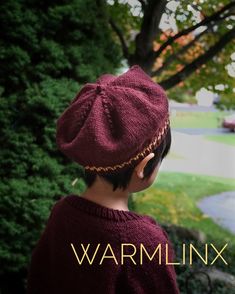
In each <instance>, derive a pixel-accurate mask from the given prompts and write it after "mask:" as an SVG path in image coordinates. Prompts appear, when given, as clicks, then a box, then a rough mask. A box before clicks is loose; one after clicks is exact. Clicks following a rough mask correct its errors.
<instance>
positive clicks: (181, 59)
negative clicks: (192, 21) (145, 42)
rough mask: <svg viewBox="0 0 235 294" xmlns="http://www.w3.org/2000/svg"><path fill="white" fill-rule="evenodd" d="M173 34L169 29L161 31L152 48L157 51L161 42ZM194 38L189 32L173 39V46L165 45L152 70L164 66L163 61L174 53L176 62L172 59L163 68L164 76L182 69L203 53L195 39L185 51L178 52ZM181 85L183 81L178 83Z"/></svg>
mask: <svg viewBox="0 0 235 294" xmlns="http://www.w3.org/2000/svg"><path fill="white" fill-rule="evenodd" d="M174 34H175V33H174V32H172V31H171V30H167V31H165V32H164V33H162V34H161V36H160V43H158V42H156V41H154V42H153V50H154V51H157V50H158V49H159V48H160V47H161V44H163V43H164V42H166V41H167V39H168V38H169V37H172V36H174ZM194 38H195V36H194V35H193V34H192V33H189V34H188V35H185V36H182V37H180V38H178V39H176V40H175V41H174V46H171V45H169V46H167V47H166V48H165V49H164V50H163V52H162V54H161V55H160V57H158V58H157V59H156V60H155V63H154V68H153V70H158V69H160V68H161V67H162V66H164V63H165V62H166V60H167V59H168V58H169V57H170V56H171V55H176V57H175V59H177V63H175V62H174V61H175V60H172V61H171V63H170V64H169V66H167V67H166V68H165V69H164V76H171V75H173V74H175V73H177V72H179V71H180V70H182V69H183V68H184V66H185V65H186V64H190V63H191V62H193V60H195V59H196V58H197V57H199V56H200V55H202V54H203V53H204V49H203V45H202V44H201V43H200V42H198V41H195V42H194V44H193V45H192V46H191V47H190V48H188V50H186V52H179V51H180V50H181V49H182V48H183V47H184V46H187V45H188V44H189V43H190V42H192V41H193V40H194ZM178 52H179V54H178ZM199 71H200V69H197V70H196V73H197V74H198V73H199ZM183 85H184V82H181V83H180V84H179V86H183Z"/></svg>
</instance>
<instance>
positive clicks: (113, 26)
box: [109, 18, 129, 59]
mask: <svg viewBox="0 0 235 294" xmlns="http://www.w3.org/2000/svg"><path fill="white" fill-rule="evenodd" d="M109 23H110V25H111V27H112V28H113V30H114V31H115V32H116V34H117V35H118V37H119V40H120V42H121V45H122V51H123V55H124V57H125V58H126V59H128V58H129V51H128V46H127V44H126V41H125V39H124V37H123V34H122V32H121V30H120V28H119V27H118V26H117V25H116V24H115V22H114V21H113V20H112V19H111V18H110V19H109Z"/></svg>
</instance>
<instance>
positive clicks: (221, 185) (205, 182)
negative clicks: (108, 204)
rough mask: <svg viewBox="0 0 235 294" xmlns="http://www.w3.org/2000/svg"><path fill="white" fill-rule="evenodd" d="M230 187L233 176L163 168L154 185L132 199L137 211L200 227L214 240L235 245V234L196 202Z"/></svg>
mask: <svg viewBox="0 0 235 294" xmlns="http://www.w3.org/2000/svg"><path fill="white" fill-rule="evenodd" d="M231 190H235V183H234V181H233V180H230V179H224V178H217V177H211V176H204V175H203V176H200V175H194V174H188V173H187V174H186V173H176V172H161V173H159V175H158V176H157V179H156V180H155V183H154V184H153V185H152V186H151V187H149V188H148V189H146V190H145V191H142V192H138V193H135V194H134V195H133V202H134V207H135V210H136V211H137V212H138V213H141V214H148V215H150V216H152V217H153V218H154V219H155V220H156V221H159V222H161V223H164V222H165V223H173V224H177V225H182V226H184V227H188V228H194V229H199V230H201V231H203V232H204V233H205V234H206V235H207V236H208V237H209V239H211V240H218V239H220V240H223V241H224V242H225V241H229V242H230V243H231V242H232V243H233V244H234V245H235V235H233V234H232V233H230V232H229V231H228V230H226V229H223V228H221V227H220V226H219V225H217V224H216V223H215V222H214V221H213V220H212V219H211V218H209V217H207V216H206V215H204V214H203V213H202V212H201V211H200V209H199V208H198V207H197V205H196V203H197V201H198V200H199V199H201V198H203V197H205V196H209V195H213V194H218V193H220V192H224V191H231Z"/></svg>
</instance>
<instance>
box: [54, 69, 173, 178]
mask: <svg viewBox="0 0 235 294" xmlns="http://www.w3.org/2000/svg"><path fill="white" fill-rule="evenodd" d="M168 106H169V105H168V100H167V96H166V94H165V92H164V90H163V89H162V88H161V87H160V86H159V85H158V84H156V83H155V82H153V81H152V80H151V78H150V77H149V76H148V75H147V74H146V73H145V72H144V71H143V70H142V69H141V68H140V67H139V66H138V65H134V66H132V67H131V68H130V69H129V70H128V71H127V72H125V73H124V74H121V75H119V76H114V75H111V74H103V75H101V76H100V77H99V78H98V79H97V81H96V83H87V84H85V85H84V86H83V87H82V89H81V90H80V92H79V93H78V94H77V96H76V97H75V98H74V99H73V100H72V102H71V103H70V105H69V106H68V108H67V109H65V111H64V112H63V113H62V115H61V116H60V117H59V119H58V120H57V132H56V142H57V145H58V148H59V149H60V151H61V152H62V153H64V154H65V155H66V156H67V157H68V158H70V159H71V160H73V161H75V162H77V163H79V164H80V165H82V166H83V167H84V168H85V169H86V170H89V171H94V172H95V173H98V174H105V173H110V172H112V173H113V172H119V171H121V170H125V169H127V168H128V167H130V166H136V165H137V164H138V163H139V162H140V161H141V160H142V159H143V158H144V157H146V156H147V155H148V154H149V153H151V152H152V151H153V150H154V149H155V148H156V147H157V146H159V145H160V143H161V141H162V140H163V138H164V137H165V135H166V132H167V130H168V128H169V126H170V122H169V109H168Z"/></svg>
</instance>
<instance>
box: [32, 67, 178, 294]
mask: <svg viewBox="0 0 235 294" xmlns="http://www.w3.org/2000/svg"><path fill="white" fill-rule="evenodd" d="M56 135H57V136H56V141H57V145H58V147H59V149H60V150H61V151H62V152H63V153H64V154H65V155H66V156H67V157H68V158H70V159H71V160H73V161H75V162H77V163H79V164H80V165H82V166H83V167H84V179H85V182H86V184H87V189H86V190H85V191H84V193H82V194H81V195H74V194H71V195H67V196H65V197H62V198H61V199H60V200H59V201H58V202H57V203H56V204H55V205H54V207H53V209H52V212H51V215H50V217H49V220H48V222H47V226H46V228H45V230H44V232H43V234H42V236H41V238H40V240H39V241H38V244H37V246H36V247H35V249H34V251H33V253H32V258H31V264H30V268H29V273H28V288H27V289H28V292H27V293H28V294H30V293H35V294H36V293H43V294H46V293H56V294H59V293H79V294H93V293H94V294H132V293H133V294H155V293H158V294H163V293H164V294H167V293H169V294H177V293H179V289H178V285H177V282H176V274H175V270H174V266H173V265H172V263H173V261H174V256H175V254H174V251H173V248H172V245H171V243H170V241H169V239H168V236H167V234H166V232H165V231H164V230H163V229H162V228H161V227H160V225H159V224H158V223H157V222H156V221H155V220H154V219H153V218H152V217H150V216H147V215H140V214H138V213H135V212H133V211H129V209H128V197H129V196H130V194H131V193H133V192H138V191H142V190H144V189H146V188H148V187H149V186H150V185H151V184H152V183H153V182H154V180H155V178H156V175H157V172H158V169H159V167H160V164H161V161H162V160H163V158H164V157H165V156H166V155H167V153H168V152H169V149H170V145H171V131H170V124H169V109H168V100H167V97H166V95H165V92H164V91H163V89H162V88H161V87H160V86H159V85H158V84H156V83H154V82H153V81H152V80H151V78H150V77H149V76H148V75H147V74H146V73H145V72H144V71H143V70H142V69H141V68H140V67H139V66H138V65H134V66H132V67H131V68H130V69H129V70H128V71H127V72H126V73H124V74H122V75H120V76H114V75H111V74H104V75H102V76H101V77H100V78H99V79H98V80H97V81H96V83H87V84H85V86H84V87H83V88H82V89H81V91H80V92H79V93H78V95H77V96H76V97H75V99H74V100H73V101H72V102H71V103H70V105H69V107H68V108H67V109H66V110H65V111H64V112H63V114H62V115H61V117H60V118H59V119H58V121H57V134H56Z"/></svg>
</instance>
